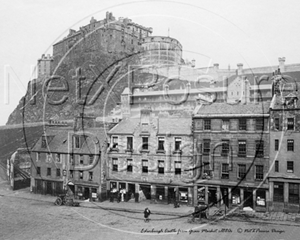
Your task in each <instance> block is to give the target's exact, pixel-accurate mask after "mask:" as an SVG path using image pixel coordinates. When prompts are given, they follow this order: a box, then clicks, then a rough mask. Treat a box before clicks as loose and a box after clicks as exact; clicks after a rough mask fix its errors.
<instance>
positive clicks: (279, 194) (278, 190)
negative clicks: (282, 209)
mask: <svg viewBox="0 0 300 240" xmlns="http://www.w3.org/2000/svg"><path fill="white" fill-rule="evenodd" d="M283 193H284V184H283V183H282V182H274V197H273V201H274V202H283Z"/></svg>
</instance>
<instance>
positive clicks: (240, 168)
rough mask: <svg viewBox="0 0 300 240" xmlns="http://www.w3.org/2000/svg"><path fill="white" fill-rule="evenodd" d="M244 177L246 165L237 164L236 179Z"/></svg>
mask: <svg viewBox="0 0 300 240" xmlns="http://www.w3.org/2000/svg"><path fill="white" fill-rule="evenodd" d="M245 176H246V165H245V164H239V165H238V178H244V177H245Z"/></svg>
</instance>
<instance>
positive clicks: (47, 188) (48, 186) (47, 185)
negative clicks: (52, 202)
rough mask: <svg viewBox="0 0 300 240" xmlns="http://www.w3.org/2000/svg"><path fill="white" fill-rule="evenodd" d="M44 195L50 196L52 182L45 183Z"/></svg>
mask: <svg viewBox="0 0 300 240" xmlns="http://www.w3.org/2000/svg"><path fill="white" fill-rule="evenodd" d="M46 194H50V195H52V182H50V181H46Z"/></svg>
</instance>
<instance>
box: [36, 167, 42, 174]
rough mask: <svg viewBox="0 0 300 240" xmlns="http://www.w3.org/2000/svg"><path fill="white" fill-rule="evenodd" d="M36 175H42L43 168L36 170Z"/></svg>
mask: <svg viewBox="0 0 300 240" xmlns="http://www.w3.org/2000/svg"><path fill="white" fill-rule="evenodd" d="M36 174H37V175H41V167H37V168H36Z"/></svg>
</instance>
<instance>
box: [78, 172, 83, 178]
mask: <svg viewBox="0 0 300 240" xmlns="http://www.w3.org/2000/svg"><path fill="white" fill-rule="evenodd" d="M79 179H83V171H79Z"/></svg>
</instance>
